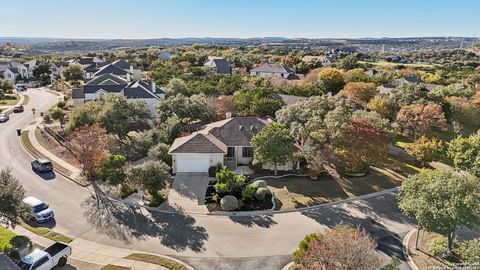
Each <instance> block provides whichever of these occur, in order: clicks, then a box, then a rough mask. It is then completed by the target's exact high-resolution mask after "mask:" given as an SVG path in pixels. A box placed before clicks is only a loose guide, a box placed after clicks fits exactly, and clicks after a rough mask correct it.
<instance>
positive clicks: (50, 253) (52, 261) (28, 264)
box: [18, 242, 72, 270]
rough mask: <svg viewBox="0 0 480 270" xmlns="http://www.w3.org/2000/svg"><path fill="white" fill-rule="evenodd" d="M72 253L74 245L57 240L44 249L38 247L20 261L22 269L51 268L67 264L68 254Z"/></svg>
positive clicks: (37, 269) (41, 269) (43, 269)
mask: <svg viewBox="0 0 480 270" xmlns="http://www.w3.org/2000/svg"><path fill="white" fill-rule="evenodd" d="M71 254H72V247H70V246H69V245H67V244H64V243H60V242H57V243H55V244H53V245H51V246H49V247H48V248H46V249H44V250H40V249H36V250H34V251H33V252H32V253H30V254H28V255H27V256H25V257H23V258H22V259H21V260H20V262H19V263H18V267H20V269H21V270H50V269H54V267H57V266H59V267H62V266H65V265H66V264H67V259H68V256H70V255H71Z"/></svg>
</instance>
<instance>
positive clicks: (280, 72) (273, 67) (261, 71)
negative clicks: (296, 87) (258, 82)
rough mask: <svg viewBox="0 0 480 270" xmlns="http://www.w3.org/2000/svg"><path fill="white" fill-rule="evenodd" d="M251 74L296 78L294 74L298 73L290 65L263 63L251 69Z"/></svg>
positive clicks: (266, 76) (265, 76) (264, 76)
mask: <svg viewBox="0 0 480 270" xmlns="http://www.w3.org/2000/svg"><path fill="white" fill-rule="evenodd" d="M250 75H251V76H256V77H263V78H284V79H289V77H290V79H295V78H294V77H292V75H296V74H295V71H293V69H291V68H290V67H287V66H285V65H279V64H263V65H261V66H259V67H257V68H254V69H252V70H250Z"/></svg>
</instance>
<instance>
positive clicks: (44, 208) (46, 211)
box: [23, 196, 55, 223]
mask: <svg viewBox="0 0 480 270" xmlns="http://www.w3.org/2000/svg"><path fill="white" fill-rule="evenodd" d="M23 202H24V203H25V204H26V205H28V206H29V208H30V212H31V216H32V219H33V220H35V221H36V222H38V223H42V222H45V221H48V220H50V219H52V218H54V217H55V215H54V214H53V211H52V209H50V207H49V206H48V204H46V203H44V202H42V201H40V200H39V199H37V198H35V197H32V196H29V197H26V198H25V199H23Z"/></svg>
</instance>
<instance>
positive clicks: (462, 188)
mask: <svg viewBox="0 0 480 270" xmlns="http://www.w3.org/2000/svg"><path fill="white" fill-rule="evenodd" d="M398 201H399V204H398V205H399V207H400V209H401V211H402V212H403V213H404V214H405V215H407V216H409V217H411V218H414V219H415V220H416V221H417V222H418V223H419V224H421V225H422V226H423V227H424V228H426V229H427V230H430V231H434V232H437V233H440V234H442V235H444V236H446V237H447V239H448V248H449V249H451V248H452V246H453V240H454V238H455V233H456V230H457V229H458V228H459V227H462V226H465V227H467V228H474V227H475V226H478V225H480V207H478V206H479V205H480V180H479V179H478V178H476V177H473V176H470V175H466V174H459V173H456V172H454V171H452V170H424V171H422V172H420V173H419V174H416V175H413V176H410V177H409V178H408V179H407V180H405V181H403V183H402V186H401V187H400V192H399V194H398Z"/></svg>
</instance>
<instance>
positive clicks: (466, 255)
mask: <svg viewBox="0 0 480 270" xmlns="http://www.w3.org/2000/svg"><path fill="white" fill-rule="evenodd" d="M459 251H460V256H461V257H462V259H463V260H464V261H465V262H468V263H471V264H475V263H479V262H480V238H476V239H473V240H469V241H466V242H465V243H463V244H462V246H461V247H460V249H459Z"/></svg>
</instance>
